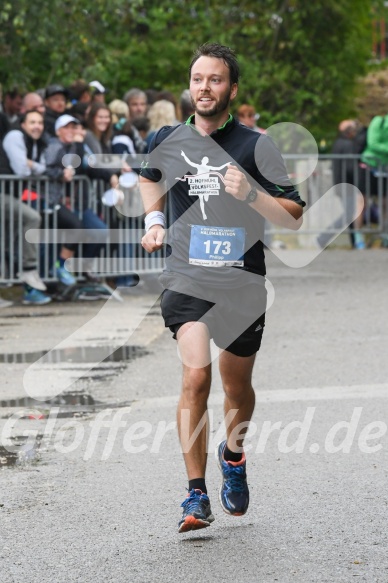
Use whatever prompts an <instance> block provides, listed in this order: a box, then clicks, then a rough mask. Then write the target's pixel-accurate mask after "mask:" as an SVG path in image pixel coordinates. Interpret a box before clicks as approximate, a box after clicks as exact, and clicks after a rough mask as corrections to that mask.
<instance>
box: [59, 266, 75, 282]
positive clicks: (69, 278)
mask: <svg viewBox="0 0 388 583" xmlns="http://www.w3.org/2000/svg"><path fill="white" fill-rule="evenodd" d="M57 278H58V279H59V281H60V282H61V283H63V285H74V284H75V283H76V279H75V277H74V275H73V274H72V273H70V271H67V269H66V268H65V267H57Z"/></svg>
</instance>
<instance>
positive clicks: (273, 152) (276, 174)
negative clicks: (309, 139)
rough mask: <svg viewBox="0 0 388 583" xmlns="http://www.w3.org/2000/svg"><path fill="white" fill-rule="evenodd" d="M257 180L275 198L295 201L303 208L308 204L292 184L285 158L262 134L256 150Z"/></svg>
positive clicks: (268, 138)
mask: <svg viewBox="0 0 388 583" xmlns="http://www.w3.org/2000/svg"><path fill="white" fill-rule="evenodd" d="M255 166H256V167H257V176H256V180H257V182H258V183H259V184H260V186H262V187H263V188H264V190H265V191H266V192H267V193H268V194H270V195H271V196H273V197H275V198H287V199H288V200H293V201H294V202H296V203H297V204H299V205H300V206H301V207H304V206H306V203H305V202H304V201H303V200H302V199H301V198H300V195H299V192H298V191H297V190H296V188H295V186H294V185H293V184H292V182H291V180H290V178H289V176H288V171H287V168H286V165H285V162H284V160H283V157H282V155H281V153H280V151H279V150H278V148H277V147H276V146H275V144H274V142H273V141H272V139H271V138H270V137H269V136H267V135H264V134H262V135H261V136H260V138H259V139H258V140H257V144H256V148H255Z"/></svg>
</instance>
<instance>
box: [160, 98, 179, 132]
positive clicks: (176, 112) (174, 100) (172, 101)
mask: <svg viewBox="0 0 388 583" xmlns="http://www.w3.org/2000/svg"><path fill="white" fill-rule="evenodd" d="M162 100H165V101H169V102H170V103H172V104H173V106H174V111H175V124H173V125H177V124H178V123H179V122H178V103H177V100H176V98H175V96H174V95H173V94H172V93H171V91H159V93H158V99H157V100H156V101H162Z"/></svg>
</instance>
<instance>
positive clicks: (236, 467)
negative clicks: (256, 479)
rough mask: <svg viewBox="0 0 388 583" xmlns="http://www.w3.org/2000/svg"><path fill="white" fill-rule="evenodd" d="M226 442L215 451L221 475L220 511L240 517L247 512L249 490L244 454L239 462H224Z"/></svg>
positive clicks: (222, 442)
mask: <svg viewBox="0 0 388 583" xmlns="http://www.w3.org/2000/svg"><path fill="white" fill-rule="evenodd" d="M225 446H226V441H221V443H220V444H219V446H218V447H217V449H216V460H217V461H218V465H219V468H220V470H221V473H222V486H221V488H220V493H219V498H220V503H221V506H222V509H223V511H224V512H226V513H227V514H233V516H242V515H243V514H245V513H246V511H247V510H248V505H249V489H248V484H247V474H246V471H245V470H246V459H245V454H244V453H243V454H242V460H241V461H240V462H229V461H225V460H224V449H225Z"/></svg>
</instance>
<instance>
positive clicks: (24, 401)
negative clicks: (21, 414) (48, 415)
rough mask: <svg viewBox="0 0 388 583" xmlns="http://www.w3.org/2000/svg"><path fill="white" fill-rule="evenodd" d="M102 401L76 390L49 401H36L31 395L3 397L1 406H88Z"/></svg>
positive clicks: (0, 402)
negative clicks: (11, 397) (14, 397)
mask: <svg viewBox="0 0 388 583" xmlns="http://www.w3.org/2000/svg"><path fill="white" fill-rule="evenodd" d="M99 404H100V402H99V401H96V400H95V399H94V397H92V395H90V394H89V393H86V392H84V391H74V392H69V393H62V394H60V395H58V396H57V397H54V398H53V399H50V400H49V401H43V402H42V401H36V400H35V399H32V398H31V397H20V399H2V400H1V401H0V408H3V409H4V408H5V407H30V408H42V407H58V406H59V407H60V406H61V405H66V406H73V407H74V406H77V407H81V406H84V405H87V406H88V407H90V406H93V405H99Z"/></svg>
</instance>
